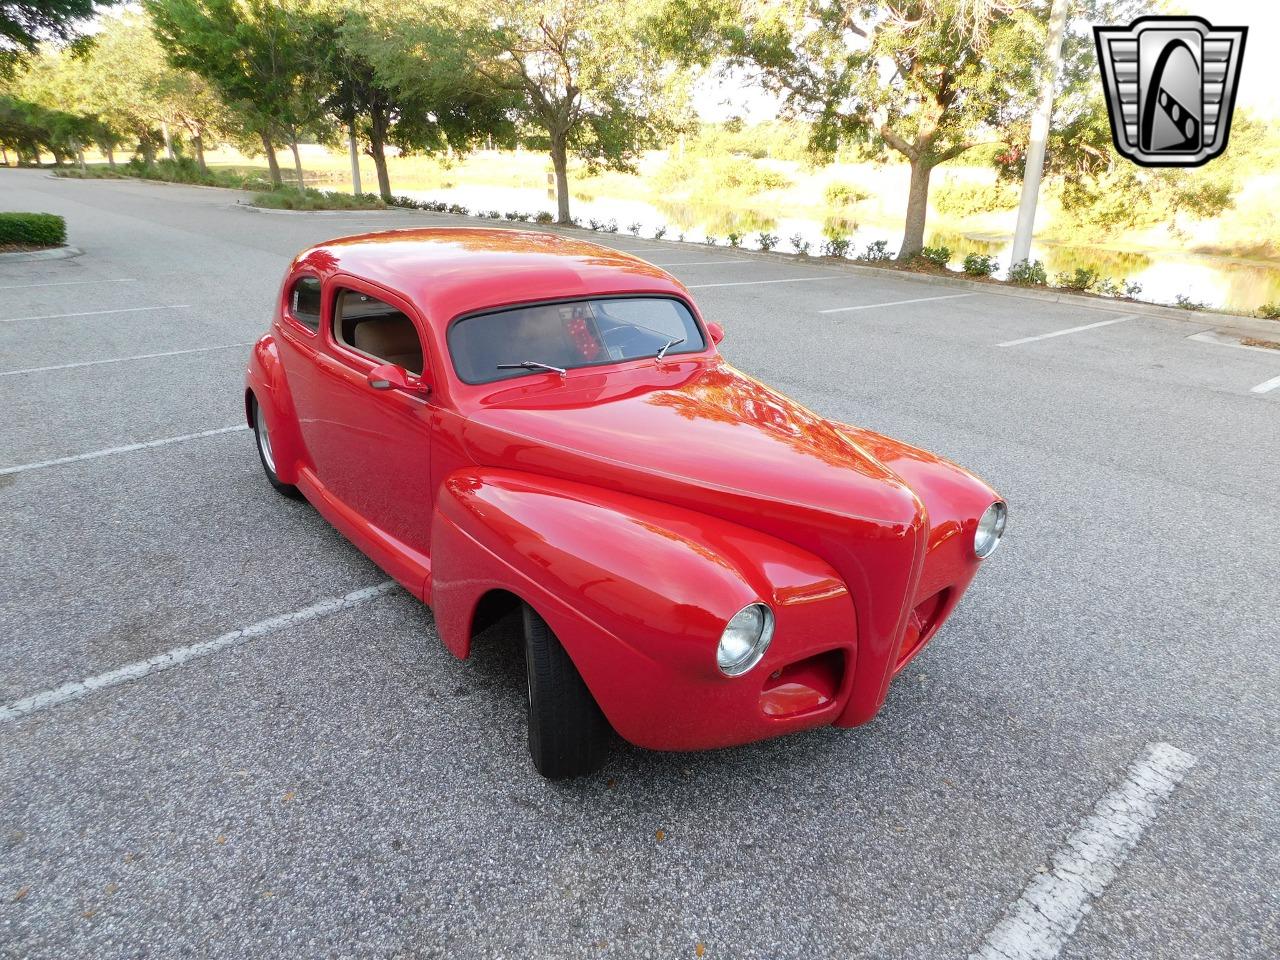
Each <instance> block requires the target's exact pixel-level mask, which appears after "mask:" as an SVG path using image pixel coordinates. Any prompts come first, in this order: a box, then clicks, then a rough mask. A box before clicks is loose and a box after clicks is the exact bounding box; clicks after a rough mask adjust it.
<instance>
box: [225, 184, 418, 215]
mask: <svg viewBox="0 0 1280 960" xmlns="http://www.w3.org/2000/svg"><path fill="white" fill-rule="evenodd" d="M213 189H220V188H217V187H214V188H213ZM232 207H233V208H234V209H236V210H247V211H248V212H250V213H267V214H272V215H274V216H285V217H340V216H350V215H351V214H353V213H359V214H367V213H394V212H396V211H397V210H399V211H402V212H404V213H410V212H413V213H425V212H426V211H425V210H415V211H408V210H404V208H402V207H351V208H349V209H346V210H275V209H273V208H271V207H258V206H254V205H253V204H252V203H236V204H232Z"/></svg>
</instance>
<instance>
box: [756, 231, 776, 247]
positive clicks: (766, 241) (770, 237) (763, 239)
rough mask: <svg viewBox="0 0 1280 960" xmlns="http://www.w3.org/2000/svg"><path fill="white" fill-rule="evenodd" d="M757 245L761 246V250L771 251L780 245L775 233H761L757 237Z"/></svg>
mask: <svg viewBox="0 0 1280 960" xmlns="http://www.w3.org/2000/svg"><path fill="white" fill-rule="evenodd" d="M756 243H758V244H759V245H760V249H761V250H764V251H769V250H772V249H773V248H774V247H776V246H777V245H778V236H777V235H776V234H773V233H767V232H766V233H761V234H760V235H759V236H757V237H756Z"/></svg>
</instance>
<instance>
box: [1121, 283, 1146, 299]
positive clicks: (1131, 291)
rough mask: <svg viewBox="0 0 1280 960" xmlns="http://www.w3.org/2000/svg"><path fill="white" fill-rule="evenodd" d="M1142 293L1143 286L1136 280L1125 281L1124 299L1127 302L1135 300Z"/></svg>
mask: <svg viewBox="0 0 1280 960" xmlns="http://www.w3.org/2000/svg"><path fill="white" fill-rule="evenodd" d="M1141 292H1142V284H1140V283H1138V282H1136V281H1134V280H1126V281H1124V297H1125V299H1126V300H1133V299H1134V298H1136V297H1137V296H1138V294H1140V293H1141Z"/></svg>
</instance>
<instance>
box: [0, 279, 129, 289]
mask: <svg viewBox="0 0 1280 960" xmlns="http://www.w3.org/2000/svg"><path fill="white" fill-rule="evenodd" d="M137 282H138V281H137V280H136V279H134V278H132V277H122V278H121V279H119V280H53V281H50V282H49V283H14V284H10V285H9V286H6V287H0V290H30V289H31V288H32V287H76V286H80V285H82V284H86V283H137Z"/></svg>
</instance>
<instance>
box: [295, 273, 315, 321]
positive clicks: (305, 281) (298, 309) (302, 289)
mask: <svg viewBox="0 0 1280 960" xmlns="http://www.w3.org/2000/svg"><path fill="white" fill-rule="evenodd" d="M289 313H290V315H291V316H292V317H293V319H295V320H297V321H298V322H299V323H300V324H302V325H303V326H304V327H307V328H309V329H311V330H319V329H320V281H319V280H317V279H316V278H315V277H299V278H298V280H297V281H296V282H295V283H294V285H293V290H291V291H290V292H289Z"/></svg>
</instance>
